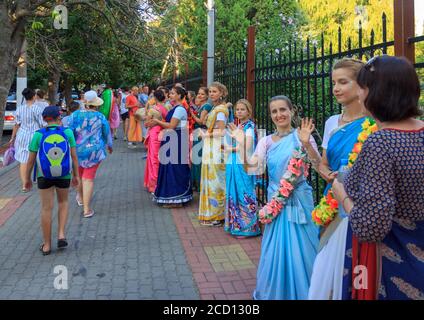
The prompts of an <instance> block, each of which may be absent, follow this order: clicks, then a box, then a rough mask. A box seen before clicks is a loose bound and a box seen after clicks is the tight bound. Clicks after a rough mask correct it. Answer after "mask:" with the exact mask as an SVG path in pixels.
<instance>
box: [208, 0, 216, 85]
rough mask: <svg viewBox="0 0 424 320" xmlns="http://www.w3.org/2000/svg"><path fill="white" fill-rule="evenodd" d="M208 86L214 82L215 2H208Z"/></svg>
mask: <svg viewBox="0 0 424 320" xmlns="http://www.w3.org/2000/svg"><path fill="white" fill-rule="evenodd" d="M207 7H208V86H210V84H211V83H212V82H213V75H214V64H215V1H214V0H208V5H207Z"/></svg>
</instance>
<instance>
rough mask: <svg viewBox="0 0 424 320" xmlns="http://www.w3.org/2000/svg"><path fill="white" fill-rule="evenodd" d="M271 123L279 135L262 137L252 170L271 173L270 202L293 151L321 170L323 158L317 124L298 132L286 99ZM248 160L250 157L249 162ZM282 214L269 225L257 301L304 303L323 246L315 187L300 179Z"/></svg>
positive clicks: (280, 99)
mask: <svg viewBox="0 0 424 320" xmlns="http://www.w3.org/2000/svg"><path fill="white" fill-rule="evenodd" d="M269 109H270V113H271V119H272V122H273V123H274V125H275V126H276V132H275V133H273V134H271V135H268V136H266V137H264V138H262V139H261V140H260V141H259V143H258V145H257V147H256V151H255V153H254V155H253V157H252V158H251V159H249V160H248V163H249V166H250V167H251V169H258V168H263V165H264V164H265V165H266V167H267V169H268V175H269V185H268V201H271V200H272V197H273V196H274V194H275V193H276V192H277V190H279V189H280V188H281V180H282V177H283V175H284V174H285V172H286V171H287V170H288V168H289V162H290V160H291V159H292V157H293V151H295V150H298V149H299V148H301V147H303V148H304V149H305V151H306V153H307V156H308V158H309V159H310V160H311V162H312V163H313V164H314V166H317V165H318V164H319V162H320V155H319V153H318V151H317V146H316V143H315V140H314V139H313V137H312V136H311V133H312V132H313V130H314V125H313V123H312V121H311V120H308V119H305V120H303V121H302V123H301V127H300V128H299V129H298V130H295V129H293V128H292V126H291V123H292V119H293V116H294V107H293V105H292V104H291V102H290V100H289V99H288V98H287V97H286V96H276V97H273V98H272V99H271V100H270V104H269ZM229 126H230V129H231V130H232V132H233V133H232V136H233V137H235V138H236V140H237V142H238V146H239V148H240V150H246V149H245V148H244V141H245V140H246V138H245V134H244V132H243V131H242V130H241V129H237V128H236V126H235V125H234V124H230V125H229ZM246 159H248V158H246ZM292 188H293V189H292V191H291V194H290V195H289V197H288V199H287V202H286V204H285V205H284V206H283V207H282V208H281V211H280V212H279V213H278V215H277V216H276V217H275V218H274V220H273V221H272V222H270V223H268V224H265V229H264V235H263V238H262V245H261V257H260V259H259V265H258V270H257V281H256V289H255V291H254V293H253V298H254V299H257V300H302V299H306V298H307V297H308V289H309V284H310V277H311V273H312V266H313V263H314V260H315V256H316V252H317V248H318V228H317V226H315V225H314V223H313V222H312V218H311V211H312V209H313V208H314V202H313V197H312V187H311V186H310V185H309V184H308V182H307V180H306V178H305V177H304V176H303V175H300V176H299V178H298V180H297V182H296V184H294V185H292Z"/></svg>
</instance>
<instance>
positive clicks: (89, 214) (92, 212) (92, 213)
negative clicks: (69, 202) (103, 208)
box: [82, 210, 94, 218]
mask: <svg viewBox="0 0 424 320" xmlns="http://www.w3.org/2000/svg"><path fill="white" fill-rule="evenodd" d="M82 214H83V216H84V218H91V217H92V216H94V210H90V211H89V212H88V213H87V214H85V213H84V212H83V213H82Z"/></svg>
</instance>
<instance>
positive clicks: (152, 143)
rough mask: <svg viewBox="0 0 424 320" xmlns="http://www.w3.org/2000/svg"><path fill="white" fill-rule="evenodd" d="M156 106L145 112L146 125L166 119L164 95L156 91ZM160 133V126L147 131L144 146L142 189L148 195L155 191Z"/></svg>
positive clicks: (160, 91) (166, 111)
mask: <svg viewBox="0 0 424 320" xmlns="http://www.w3.org/2000/svg"><path fill="white" fill-rule="evenodd" d="M154 97H155V100H156V104H154V105H153V106H151V108H150V110H149V111H147V118H146V120H147V123H148V121H149V120H152V119H157V120H163V119H166V115H167V114H168V110H166V109H165V107H164V105H163V103H164V102H165V95H164V94H163V91H162V90H156V91H155V93H154ZM161 131H162V127H161V126H160V125H155V126H153V127H150V128H149V130H148V131H147V136H146V140H145V141H144V144H145V146H146V148H147V161H146V167H145V168H144V187H145V188H146V189H147V191H149V192H150V193H154V192H155V190H156V184H157V180H158V171H159V149H160V139H159V135H160V132H161Z"/></svg>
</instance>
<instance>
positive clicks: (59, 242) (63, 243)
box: [57, 238, 68, 249]
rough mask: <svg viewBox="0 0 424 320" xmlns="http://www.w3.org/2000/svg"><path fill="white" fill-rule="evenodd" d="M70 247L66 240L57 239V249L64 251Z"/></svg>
mask: <svg viewBox="0 0 424 320" xmlns="http://www.w3.org/2000/svg"><path fill="white" fill-rule="evenodd" d="M67 246H68V241H66V239H65V238H63V239H57V247H58V248H59V249H64V248H66V247H67Z"/></svg>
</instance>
